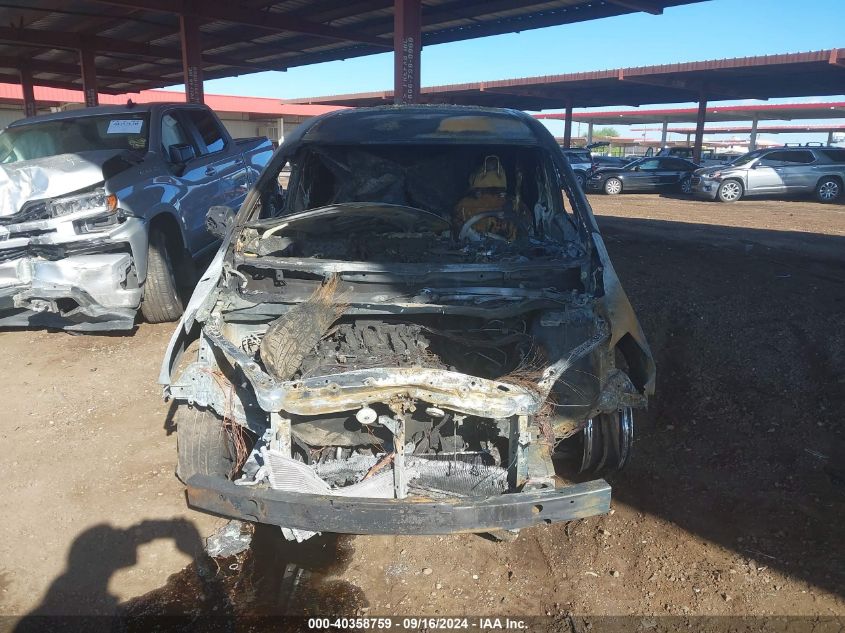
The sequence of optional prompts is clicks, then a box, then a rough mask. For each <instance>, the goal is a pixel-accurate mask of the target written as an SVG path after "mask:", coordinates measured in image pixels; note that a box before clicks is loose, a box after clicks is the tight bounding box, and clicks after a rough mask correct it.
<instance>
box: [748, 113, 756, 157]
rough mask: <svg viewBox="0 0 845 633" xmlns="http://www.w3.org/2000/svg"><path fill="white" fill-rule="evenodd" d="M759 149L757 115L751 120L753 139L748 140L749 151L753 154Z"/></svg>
mask: <svg viewBox="0 0 845 633" xmlns="http://www.w3.org/2000/svg"><path fill="white" fill-rule="evenodd" d="M755 149H757V115H756V114H755V115H754V118H753V119H751V138H750V139H749V140H748V151H749V152H753V151H754V150H755Z"/></svg>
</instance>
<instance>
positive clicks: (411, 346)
mask: <svg viewBox="0 0 845 633" xmlns="http://www.w3.org/2000/svg"><path fill="white" fill-rule="evenodd" d="M288 165H289V166H290V169H291V171H290V174H291V175H290V181H289V186H288V188H287V190H286V191H283V190H282V189H281V188H280V187H279V185H278V175H279V173H280V171H281V170H282V169H283V168H285V167H286V166H288ZM208 219H209V224H210V225H211V226H217V227H218V231H220V232H223V231H225V233H226V238H225V239H224V244H223V247H222V248H221V250H220V251H219V252H218V254H217V257H216V258H215V260H214V261H213V262H212V264H211V266H210V267H209V269H208V270H207V271H206V273H205V275H204V276H203V279H202V280H201V281H200V283H199V284H198V286H197V289H196V291H195V293H194V296H193V297H192V299H191V301H190V303H189V304H188V306H187V308H186V311H185V314H184V315H183V317H182V322H181V323H180V325H179V328H178V329H177V331H176V332H175V334H174V336H173V338H172V340H171V343H170V346H169V348H168V351H167V355H166V358H165V360H164V364H163V367H162V374H161V378H160V380H161V382H162V383H163V384H164V385H165V392H166V394H167V395H169V396H170V397H172V398H174V399H176V400H177V401H183V402H187V403H188V404H189V405H190V406H191V407H192V409H188V410H186V411H185V412H184V415H182V416H181V417H180V419H179V422H178V435H177V437H178V443H179V464H178V471H177V472H178V474H179V476H180V478H181V479H182V480H183V481H184V482H185V483H186V485H187V488H188V500H189V503H190V504H191V506H192V507H195V508H197V509H203V510H206V511H210V512H215V513H218V514H222V515H227V516H234V517H240V518H244V519H248V520H252V521H258V522H264V523H271V524H276V525H279V526H281V527H282V528H283V531H284V532H285V534H286V536H287V537H288V538H297V539H301V538H305V537H307V536H309V535H310V534H311V533H313V532H318V531H326V532H345V533H418V534H433V533H447V532H456V531H474V532H487V531H491V532H495V531H497V530H516V529H519V528H522V527H527V526H530V525H533V524H537V523H543V522H546V523H548V522H553V521H561V520H569V519H574V518H579V517H585V516H589V515H593V514H599V513H602V512H606V511H607V510H608V508H609V504H610V488H609V486H608V485H607V483H606V482H605V481H604V480H603V479H600V478H599V477H600V476H601V475H603V474H604V473H607V472H612V471H614V470H617V469H619V468H621V467H622V466H623V465H624V463H625V461H626V459H627V457H628V454H629V451H630V448H631V441H632V438H633V418H632V410H633V409H635V408H641V407H644V406H645V405H646V399H647V397H648V395H649V394H650V393H652V390H653V386H654V363H653V360H652V357H651V354H650V351H649V348H648V345H647V343H646V341H645V338H644V336H643V333H642V331H641V329H640V326H639V324H638V322H637V320H636V317H635V316H634V313H633V310H632V308H631V306H630V304H629V302H628V299H627V298H626V296H625V294H624V292H623V291H622V289H621V287H620V285H619V281H618V279H617V277H616V275H615V273H614V271H613V268H612V266H611V264H610V261H609V259H608V255H607V251H606V249H605V246H604V243H603V241H602V238H601V236H600V234H599V231H598V228H597V226H596V223H595V220H594V218H593V216H592V213H591V211H590V208H589V206H588V203H587V202H586V199H585V197H584V195H583V192H582V191H581V189H580V188H579V187H578V186H577V185H576V180H575V176H574V173H573V172H572V169H571V167H570V166H569V165H568V163H567V162H566V160H565V159H564V158H563V156H562V154H561V152H560V150H559V148H558V147H557V145H556V144H555V141H554V139H553V137H552V136H551V135H550V134H549V133H548V132H547V131H546V130H545V128H543V127H542V126H541V124H539V123H538V122H536V121H535V120H534V119H532V118H531V117H529V116H527V115H525V114H523V113H520V112H516V111H510V110H492V109H479V108H462V107H445V106H444V107H419V106H413V107H412V106H405V107H386V108H373V109H367V108H361V109H356V110H354V111H353V110H350V111H342V112H337V113H331V114H328V115H325V116H322V117H318V118H316V119H314V120H313V121H312V122H310V123H306V124H304V125H303V126H301V127H300V128H298V129H297V130H296V131H295V132H294V134H293V135H290V136H289V137H288V138H287V139H286V140H285V142H284V144H283V145H282V146H281V147H280V148H279V150H278V151H277V153H276V154H275V156H274V158H273V159H272V160H271V162H270V163H269V164H268V167H267V169H266V170H265V171H264V173H263V174H262V176H261V178H260V179H259V182H258V184H257V185H256V187H255V188H254V189H253V190H252V191H251V192H250V194H249V195H248V197H247V200H246V201H245V202H244V205H243V206H242V207H241V209H240V211H239V213H238V215H237V217H235V218H230V217H227V214H226V213H225V210H221V209H212V210H211V211H210V212H209V218H208ZM186 350H190V353H186Z"/></svg>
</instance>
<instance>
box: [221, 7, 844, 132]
mask: <svg viewBox="0 0 845 633" xmlns="http://www.w3.org/2000/svg"><path fill="white" fill-rule="evenodd" d="M828 48H845V0H801V1H800V2H796V0H707V1H706V2H700V3H696V4H692V5H687V6H680V7H672V8H668V9H666V10H665V11H664V13H663V15H657V16H655V15H650V14H645V13H635V14H629V15H624V16H618V17H614V18H605V19H601V20H593V21H589V22H582V23H577V24H567V25H561V26H555V27H549V28H544V29H532V30H529V31H523V32H521V33H513V34H507V35H498V36H492V37H486V38H478V39H474V40H467V41H463V42H453V43H449V44H438V45H436V46H427V47H425V48H424V49H423V51H422V55H421V62H420V65H421V69H422V71H421V78H422V85H423V86H427V85H440V84H452V83H464V82H474V81H486V80H495V79H507V78H513V77H526V76H536V75H552V74H560V73H570V72H582V71H591V70H603V69H607V68H620V67H631V66H647V65H653V64H667V63H676V62H685V61H701V60H708V59H720V58H727V57H745V56H752V55H767V54H777V53H791V52H801V51H810V50H820V49H828ZM842 83H843V87H842V93H843V94H845V70H843V82H842ZM392 87H393V57H392V53H382V54H379V55H371V56H368V57H362V58H357V59H350V60H346V61H337V62H328V63H323V64H316V65H313V66H305V67H301V68H292V69H290V70H288V71H287V72H283V73H281V72H262V73H255V74H250V75H242V76H240V77H231V78H227V79H215V80H211V81H207V82H205V91H206V92H207V93H212V94H235V95H242V96H255V97H274V98H279V99H290V98H296V97H310V96H319V95H328V94H342V93H350V92H368V91H376V90H390V89H392ZM834 100H837V98H836V97H822V98H818V99H780V100H778V99H772V100H771V101H769V103H778V102H784V101H787V102H798V101H834ZM839 100H843V98H839ZM729 103H737V104H739V103H755V102H754V101H741V102H740V101H726V102H721V105H725V104H729ZM684 105H688V104H684ZM644 108H648V106H645V107H644ZM617 109H618V108H617ZM833 122H834V123H843V124H845V120H843V121H833ZM812 123H813V122H812V121H808V122H806V124H812ZM818 123H824V121H820V122H818ZM746 125H747V124H746ZM548 126H549V127H550V129H552V131H553V132H554V133H556V134H562V130H563V124H562V122H550V123H548ZM584 127H586V126H584ZM640 127H641V126H640ZM617 129H618V130H619V131H620V133H624V134H625V135H628V134H627V132H628V129H627V128H626V127H624V126H620V127H618V128H617ZM573 131H574V132H576V133H577V131H578V130H577V126H576V129H574V130H573ZM641 134H642V133H641V132H640V135H641ZM654 135H657V136H659V133H658V132H656V131H655V133H654ZM650 136H653V135H650ZM677 138H680V137H677ZM773 138H776V139H777V140H783V141H787V140H788V141H790V142H801V141H805V140H806V141H817V140H821V141H824V140H826V135H813V134H803V135H778V136H777V137H773Z"/></svg>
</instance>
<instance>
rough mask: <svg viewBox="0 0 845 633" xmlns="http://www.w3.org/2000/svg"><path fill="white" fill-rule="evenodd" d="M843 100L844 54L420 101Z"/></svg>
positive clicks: (588, 75) (366, 98)
mask: <svg viewBox="0 0 845 633" xmlns="http://www.w3.org/2000/svg"><path fill="white" fill-rule="evenodd" d="M841 94H845V49H832V50H821V51H809V52H805V53H785V54H782V55H763V56H758V57H740V58H733V59H715V60H706V61H699V62H684V63H677V64H664V65H660V66H640V67H634V68H616V69H609V70H597V71H589V72H579V73H568V74H561V75H547V76H541V77H520V78H515V79H502V80H497V81H483V82H475V83H464V84H451V85H445V86H427V87H425V88H423V89H422V92H421V96H420V99H421V102H423V103H456V104H468V105H484V106H498V107H511V108H519V109H522V110H548V109H560V108H565V107H591V106H612V105H630V106H640V105H642V104H648V103H685V102H689V101H698V100H699V98H700V97H701V96H702V95H704V96H705V97H706V98H707V99H708V100H711V101H718V100H727V99H768V98H772V97H799V96H802V97H803V96H823V95H841ZM392 99H393V91H390V90H388V91H382V92H366V93H357V94H346V95H330V96H324V97H308V98H304V99H291V100H289V102H290V103H323V104H334V105H348V106H366V105H375V104H378V103H382V102H385V101H392Z"/></svg>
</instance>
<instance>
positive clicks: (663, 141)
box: [660, 119, 669, 149]
mask: <svg viewBox="0 0 845 633" xmlns="http://www.w3.org/2000/svg"><path fill="white" fill-rule="evenodd" d="M667 136H669V121H668V120H667V119H663V128H662V129H661V130H660V147H661V149H662V148H664V147H666V137H667Z"/></svg>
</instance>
